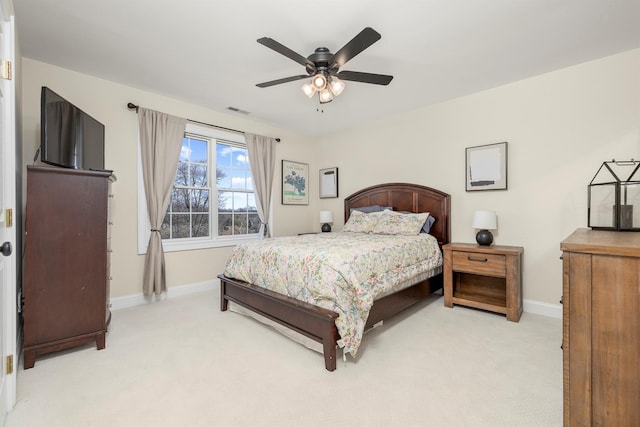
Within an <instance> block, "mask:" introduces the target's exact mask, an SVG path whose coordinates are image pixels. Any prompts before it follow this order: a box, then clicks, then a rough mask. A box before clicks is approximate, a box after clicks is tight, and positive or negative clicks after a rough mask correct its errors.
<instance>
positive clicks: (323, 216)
mask: <svg viewBox="0 0 640 427" xmlns="http://www.w3.org/2000/svg"><path fill="white" fill-rule="evenodd" d="M332 222H333V215H332V214H331V211H320V223H321V224H322V231H323V232H324V233H326V232H329V231H331V225H330V223H332Z"/></svg>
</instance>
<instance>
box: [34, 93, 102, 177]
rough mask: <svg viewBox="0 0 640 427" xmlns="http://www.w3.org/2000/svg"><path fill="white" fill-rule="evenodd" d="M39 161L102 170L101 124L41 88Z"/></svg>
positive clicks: (64, 100) (54, 94)
mask: <svg viewBox="0 0 640 427" xmlns="http://www.w3.org/2000/svg"><path fill="white" fill-rule="evenodd" d="M40 102H41V122H40V129H41V131H40V133H41V141H40V160H42V161H43V162H44V163H48V164H50V165H55V166H62V167H65V168H73V169H85V170H104V125H103V124H102V123H100V122H99V121H97V120H96V119H94V118H93V117H91V116H90V115H88V114H87V113H85V112H84V111H82V110H81V109H79V108H78V107H76V106H75V105H73V104H72V103H70V102H69V101H67V100H66V99H64V98H62V97H61V96H60V95H58V94H57V93H55V92H54V91H52V90H51V89H49V88H48V87H45V86H43V87H42V94H41V99H40Z"/></svg>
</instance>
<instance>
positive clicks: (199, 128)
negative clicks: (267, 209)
mask: <svg viewBox="0 0 640 427" xmlns="http://www.w3.org/2000/svg"><path fill="white" fill-rule="evenodd" d="M185 135H199V136H204V137H207V138H211V139H212V140H221V141H227V142H230V143H233V144H239V145H240V146H243V147H245V148H246V145H247V142H246V140H245V138H244V134H242V133H236V132H229V131H225V130H222V129H217V128H214V127H211V126H206V125H201V124H196V123H193V122H187V126H186V129H185ZM212 142H214V143H215V141H212ZM212 145H213V144H209V148H208V149H209V165H210V166H211V165H215V148H214V147H212ZM254 192H255V189H254ZM210 197H211V200H217V197H218V187H217V185H213V183H212V185H211V193H210ZM209 205H210V209H211V208H213V204H212V203H210V204H209ZM215 207H216V210H215V212H214V213H213V215H211V221H210V227H211V236H209V237H195V238H181V239H177V240H175V241H172V240H162V247H163V249H164V252H176V251H188V250H197V249H208V248H220V247H228V246H235V245H238V244H240V243H244V242H252V241H255V240H259V239H260V238H261V235H260V233H257V234H255V235H250V234H249V235H247V234H243V235H240V236H218V235H217V233H218V232H217V227H218V218H217V215H216V214H215V213H217V209H218V207H217V204H216V205H215ZM210 214H211V212H210ZM214 231H215V233H214ZM214 234H215V235H214ZM150 237H151V224H150V222H149V214H148V211H147V199H146V197H145V194H144V180H143V177H142V156H141V151H140V144H139V143H138V254H139V255H142V254H145V253H146V252H147V246H148V244H149V238H150Z"/></svg>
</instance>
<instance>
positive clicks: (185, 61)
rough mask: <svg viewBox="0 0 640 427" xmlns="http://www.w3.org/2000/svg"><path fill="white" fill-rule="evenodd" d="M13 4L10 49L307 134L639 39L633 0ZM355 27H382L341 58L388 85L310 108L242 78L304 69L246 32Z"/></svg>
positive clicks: (309, 48)
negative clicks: (15, 41)
mask: <svg viewBox="0 0 640 427" xmlns="http://www.w3.org/2000/svg"><path fill="white" fill-rule="evenodd" d="M316 5H319V6H320V7H316ZM14 7H15V14H16V25H17V29H18V37H19V42H20V46H21V49H22V54H23V56H24V57H27V58H31V59H35V60H38V61H42V62H46V63H49V64H54V65H57V66H60V67H64V68H67V69H71V70H76V71H79V72H82V73H86V74H90V75H93V76H97V77H100V78H103V79H107V80H110V81H114V82H119V83H122V84H124V85H127V86H131V87H135V88H139V89H142V90H146V91H150V92H155V93H159V94H163V95H167V96H169V97H172V98H176V99H181V100H185V101H188V102H191V103H194V104H198V105H202V106H206V107H208V108H211V109H213V110H219V111H225V110H226V109H227V107H230V106H231V107H235V108H239V109H241V110H245V111H248V112H250V114H249V116H248V117H251V118H254V119H257V120H261V121H266V122H269V123H272V124H274V125H276V126H280V127H284V128H287V129H291V130H294V131H297V132H301V133H303V134H307V135H321V134H326V133H330V132H334V131H337V130H340V129H345V128H348V127H351V126H355V125H360V124H364V123H366V122H368V121H372V120H375V119H378V118H380V117H384V116H388V115H391V114H394V113H399V112H402V111H407V110H412V109H415V108H418V107H421V106H425V105H428V104H432V103H436V102H440V101H444V100H447V99H452V98H455V97H459V96H462V95H467V94H470V93H474V92H478V91H481V90H484V89H489V88H492V87H496V86H499V85H502V84H506V83H509V82H513V81H517V80H520V79H523V78H527V77H530V76H534V75H538V74H542V73H545V72H549V71H553V70H557V69H559V68H563V67H566V66H570V65H574V64H578V63H581V62H585V61H589V60H592V59H595V58H600V57H604V56H607V55H611V54H615V53H619V52H623V51H626V50H630V49H633V48H638V47H640V0H395V1H390V0H383V1H376V0H369V1H367V0H340V1H335V0H324V1H323V2H321V3H314V2H309V1H301V0H270V1H264V0H233V1H232V0H227V1H222V0H173V1H169V0H56V1H51V0H14ZM365 27H372V28H374V29H375V30H376V31H378V32H379V33H380V34H381V35H382V39H381V40H379V41H378V42H377V43H375V44H373V45H372V46H371V47H369V48H368V49H366V50H365V51H364V52H362V53H361V54H360V55H358V56H356V57H355V58H353V59H352V60H351V61H349V62H348V63H347V64H346V65H344V66H343V67H342V68H341V70H351V71H363V72H370V73H376V74H391V75H393V76H394V79H393V81H392V82H391V83H390V84H389V85H388V86H379V85H371V84H364V83H357V82H346V83H347V88H346V89H345V91H344V92H343V93H342V95H340V96H339V97H338V98H336V99H335V100H334V101H333V102H331V103H329V104H326V105H324V108H323V109H324V112H323V113H321V112H318V111H317V108H318V102H317V98H314V99H308V98H307V97H306V96H304V94H303V93H302V91H301V90H300V87H301V85H302V81H296V82H291V83H285V84H282V85H278V86H273V87H269V88H264V89H261V88H258V87H256V86H255V85H256V83H261V82H264V81H270V80H275V79H279V78H282V77H288V76H293V75H298V74H304V69H303V67H302V66H301V65H299V64H297V63H296V62H294V61H292V60H290V59H288V58H286V57H284V56H282V55H280V54H278V53H276V52H275V51H273V50H270V49H268V48H266V47H264V46H262V45H260V44H258V43H257V42H256V40H257V39H258V38H260V37H264V36H267V37H271V38H273V39H275V40H277V41H278V42H280V43H282V44H284V45H285V46H287V47H289V48H290V49H292V50H294V51H295V52H297V53H299V54H301V55H302V56H308V55H310V54H311V53H313V51H314V50H315V49H316V48H317V47H320V46H324V47H327V48H329V49H330V50H331V52H334V53H335V52H336V51H337V50H338V49H340V48H341V47H342V46H343V45H344V44H345V43H347V42H348V41H349V40H351V39H352V38H353V37H354V36H355V35H356V34H357V33H359V32H360V31H361V30H362V29H363V28H365ZM639 78H640V76H639ZM130 101H132V102H136V100H135V99H131V100H130ZM145 107H148V108H153V106H152V105H145ZM230 114H240V113H230Z"/></svg>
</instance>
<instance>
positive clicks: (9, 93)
mask: <svg viewBox="0 0 640 427" xmlns="http://www.w3.org/2000/svg"><path fill="white" fill-rule="evenodd" d="M12 14H13V8H12V6H11V1H10V0H0V61H1V63H2V67H1V68H2V71H0V76H1V77H0V310H1V313H0V356H1V357H2V363H0V426H3V425H4V423H5V419H6V414H7V412H8V411H10V410H11V409H12V408H13V405H14V404H15V398H16V391H15V390H16V366H15V365H16V363H17V357H16V323H17V322H16V256H17V253H19V252H20V251H16V250H15V245H16V226H15V223H14V221H13V218H14V216H15V208H16V206H15V201H16V182H15V176H16V174H15V168H16V152H15V149H16V140H15V83H14V82H15V81H14V80H13V79H12V76H11V74H12V71H14V70H11V67H14V66H15V61H14V44H13V43H14V25H13V15H12Z"/></svg>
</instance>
